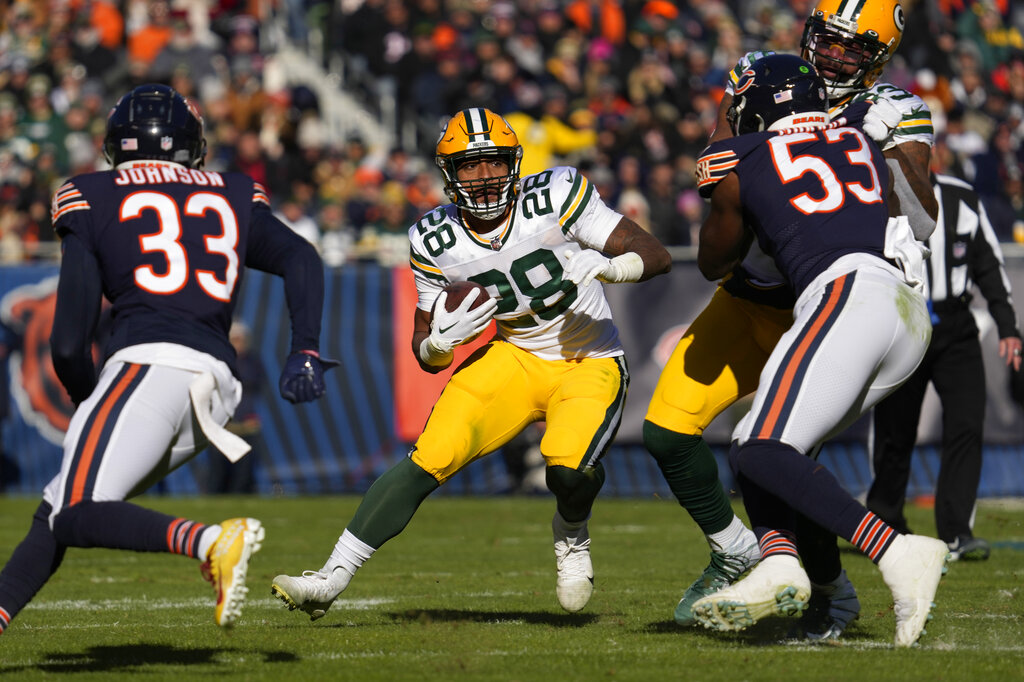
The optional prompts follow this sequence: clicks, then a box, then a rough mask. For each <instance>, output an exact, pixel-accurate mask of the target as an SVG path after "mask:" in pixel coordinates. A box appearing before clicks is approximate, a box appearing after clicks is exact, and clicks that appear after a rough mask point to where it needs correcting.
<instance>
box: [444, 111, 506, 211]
mask: <svg viewBox="0 0 1024 682" xmlns="http://www.w3.org/2000/svg"><path fill="white" fill-rule="evenodd" d="M489 157H497V158H500V159H501V160H502V161H504V162H505V163H506V164H507V165H508V174H507V175H504V176H500V177H494V178H486V179H482V180H469V181H460V180H459V179H458V173H457V171H458V168H459V166H460V165H462V164H463V163H465V162H466V161H467V160H470V159H483V158H489ZM522 158H523V148H522V146H521V145H520V144H519V138H518V137H517V136H516V133H515V131H514V130H512V126H510V125H509V124H508V121H506V120H505V119H504V118H502V117H501V116H498V115H497V114H495V113H494V112H493V111H490V110H489V109H484V108H482V107H476V108H473V109H464V110H462V111H460V112H459V113H457V114H455V116H452V118H451V119H450V120H449V121H448V123H447V124H445V126H444V129H443V130H441V136H440V137H438V139H437V148H436V151H435V154H434V162H435V163H437V167H438V168H440V169H441V175H442V176H443V177H444V190H445V193H446V194H447V195H448V197H449V198H450V199H451V200H452V201H453V202H454V203H455V205H456V206H458V207H459V208H462V209H465V210H466V211H467V212H469V213H471V214H472V215H474V216H476V217H478V218H481V219H484V220H491V219H493V218H497V217H498V216H500V215H501V214H502V213H504V211H505V209H506V208H507V207H508V205H509V204H510V203H512V201H513V199H514V198H515V196H516V194H517V193H518V192H519V166H520V163H521V161H522ZM495 190H497V195H498V196H497V198H496V199H492V198H489V197H488V198H483V196H482V195H483V194H484V193H493V192H494V191H495Z"/></svg>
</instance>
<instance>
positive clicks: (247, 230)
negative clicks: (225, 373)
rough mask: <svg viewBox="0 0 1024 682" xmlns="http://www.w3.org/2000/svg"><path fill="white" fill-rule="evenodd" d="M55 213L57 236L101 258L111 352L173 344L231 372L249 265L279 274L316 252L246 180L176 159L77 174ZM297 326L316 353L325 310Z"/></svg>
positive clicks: (56, 199)
mask: <svg viewBox="0 0 1024 682" xmlns="http://www.w3.org/2000/svg"><path fill="white" fill-rule="evenodd" d="M52 216H53V223H54V228H55V229H56V231H57V233H58V234H59V235H60V236H61V237H66V236H68V235H74V236H75V237H76V238H77V239H78V240H79V241H80V242H81V244H82V245H83V246H84V247H85V249H86V250H87V251H88V252H90V253H91V254H92V255H93V256H94V257H95V259H96V262H97V264H98V268H99V275H100V278H101V280H102V282H101V283H102V290H103V294H104V295H105V296H106V298H107V299H108V300H109V301H110V303H111V304H112V319H111V329H110V337H109V341H108V342H107V346H106V348H105V357H109V356H110V355H111V354H113V353H114V352H115V351H117V350H119V349H121V348H124V347H127V346H133V345H137V344H142V343H161V342H163V343H176V344H180V345H184V346H188V347H190V348H194V349H195V350H198V351H201V352H204V353H207V354H209V355H212V356H214V357H216V358H218V359H220V360H223V361H224V362H226V363H227V364H228V366H229V367H231V368H232V369H233V370H234V359H235V352H234V349H233V348H232V347H231V344H230V342H229V341H228V329H229V328H230V326H231V319H232V314H233V312H234V308H235V296H236V294H237V292H238V291H239V287H240V285H241V280H242V273H243V270H244V266H250V267H255V268H257V269H260V270H266V271H269V272H274V273H275V274H282V273H283V271H284V269H285V268H286V267H289V266H288V265H287V264H286V263H285V262H284V259H285V258H286V257H288V258H290V257H291V255H292V254H294V253H295V252H296V250H298V249H309V250H312V248H311V247H310V246H309V245H308V244H307V243H306V242H305V241H304V240H302V239H301V238H300V237H298V236H297V235H296V234H295V233H294V232H292V230H290V229H289V228H288V227H287V226H285V225H284V224H282V223H281V222H280V221H278V220H277V218H275V217H274V216H273V214H272V213H271V211H270V206H269V202H268V200H267V195H266V192H265V190H264V189H263V188H262V187H261V186H260V185H259V184H258V183H256V182H254V181H253V180H252V179H251V178H249V177H248V176H246V175H244V174H241V173H217V172H213V171H203V170H193V169H188V168H185V167H183V166H179V165H177V164H170V163H159V162H154V163H150V164H132V165H131V166H130V167H121V168H119V169H115V170H111V171H101V172H96V173H89V174H85V175H79V176H76V177H74V178H72V179H71V180H70V181H68V182H67V183H65V184H64V185H63V186H62V187H61V188H60V189H59V190H58V191H57V193H56V194H55V195H54V198H53V206H52ZM62 276H63V274H62ZM314 303H315V301H314ZM317 311H319V308H317ZM295 322H296V321H295V320H294V319H293V336H294V335H295V333H296V332H297V333H298V335H299V336H300V337H301V338H299V339H295V338H293V343H295V344H296V345H298V346H299V347H307V348H311V349H315V348H316V345H317V343H318V339H319V316H317V319H316V320H309V321H305V320H303V321H301V323H300V324H299V327H300V328H295Z"/></svg>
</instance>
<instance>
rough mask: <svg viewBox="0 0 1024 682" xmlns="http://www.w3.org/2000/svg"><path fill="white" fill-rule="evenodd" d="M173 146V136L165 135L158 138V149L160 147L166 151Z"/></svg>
mask: <svg viewBox="0 0 1024 682" xmlns="http://www.w3.org/2000/svg"><path fill="white" fill-rule="evenodd" d="M173 146H174V138H173V137H171V136H170V135H167V136H165V137H161V138H160V149H162V150H164V151H165V152H166V151H168V150H169V149H170V148H171V147H173Z"/></svg>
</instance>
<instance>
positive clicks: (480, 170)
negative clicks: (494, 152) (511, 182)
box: [455, 157, 509, 204]
mask: <svg viewBox="0 0 1024 682" xmlns="http://www.w3.org/2000/svg"><path fill="white" fill-rule="evenodd" d="M508 173H509V168H508V164H507V163H506V162H505V161H504V160H502V159H500V158H498V157H483V158H476V159H467V160H466V161H463V162H462V163H461V164H459V167H458V168H457V169H455V177H456V178H457V179H458V181H459V183H460V185H462V187H463V188H464V190H465V191H466V194H468V195H469V198H470V199H472V200H473V202H474V203H476V204H489V203H493V202H495V201H498V200H499V199H500V198H501V194H502V185H503V183H502V182H489V181H491V180H504V179H505V178H506V177H507V176H508Z"/></svg>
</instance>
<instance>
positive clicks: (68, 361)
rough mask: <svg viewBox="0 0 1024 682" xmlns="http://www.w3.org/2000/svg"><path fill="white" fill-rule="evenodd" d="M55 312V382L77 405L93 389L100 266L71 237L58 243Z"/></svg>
mask: <svg viewBox="0 0 1024 682" xmlns="http://www.w3.org/2000/svg"><path fill="white" fill-rule="evenodd" d="M61 252H62V256H61V264H60V279H59V281H58V283H57V309H56V311H55V313H54V318H53V328H52V331H51V333H50V356H51V358H52V359H53V369H54V370H55V371H56V372H57V378H58V379H60V382H61V383H62V384H64V388H65V389H67V392H68V395H69V396H70V397H71V400H72V402H74V403H75V405H78V404H79V403H81V402H82V401H83V400H85V399H86V398H88V397H89V394H90V393H92V389H93V388H95V387H96V366H95V365H94V364H93V361H92V340H93V336H94V334H95V332H96V325H97V323H98V322H99V319H100V305H101V303H102V299H103V291H102V284H101V282H102V280H101V277H100V266H99V263H98V262H97V261H96V256H94V255H93V254H92V252H90V251H89V250H88V249H86V248H85V245H84V244H83V243H82V241H81V240H80V239H79V238H78V237H76V236H75V235H74V234H73V233H71V234H66V235H65V236H64V237H63V239H62V241H61Z"/></svg>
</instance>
